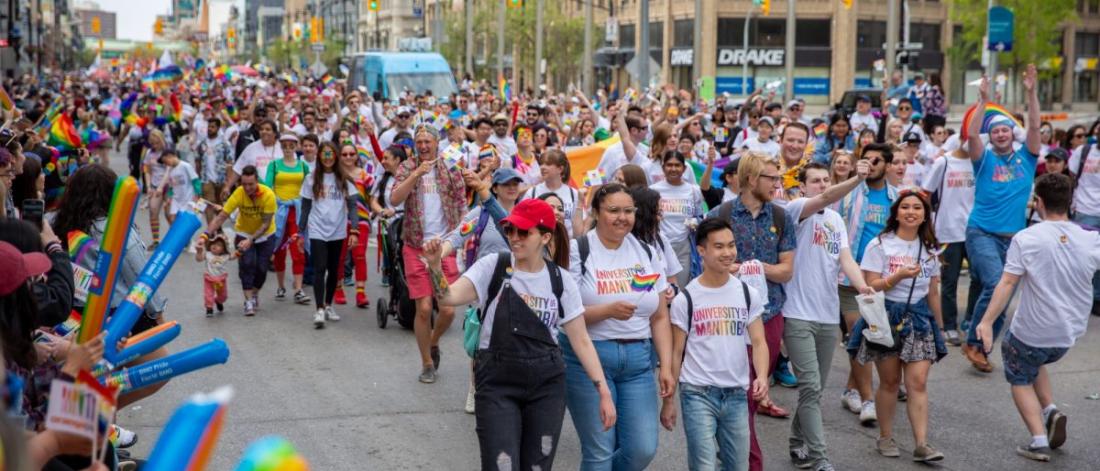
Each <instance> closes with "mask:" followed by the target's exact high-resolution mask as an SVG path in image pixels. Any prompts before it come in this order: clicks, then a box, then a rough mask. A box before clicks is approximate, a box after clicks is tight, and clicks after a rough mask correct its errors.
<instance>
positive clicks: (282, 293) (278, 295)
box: [275, 288, 286, 301]
mask: <svg viewBox="0 0 1100 471" xmlns="http://www.w3.org/2000/svg"><path fill="white" fill-rule="evenodd" d="M275 299H277V300H279V301H282V300H284V299H286V288H279V289H276V290H275Z"/></svg>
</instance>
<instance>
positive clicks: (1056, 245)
mask: <svg viewBox="0 0 1100 471" xmlns="http://www.w3.org/2000/svg"><path fill="white" fill-rule="evenodd" d="M1035 196H1036V205H1037V206H1038V212H1039V214H1040V215H1041V216H1042V218H1043V222H1040V223H1039V224H1036V225H1033V226H1031V227H1029V228H1027V229H1024V230H1022V231H1020V232H1018V233H1017V234H1016V235H1015V236H1014V237H1013V238H1012V243H1011V244H1010V245H1009V247H1008V253H1007V255H1006V258H1005V270H1004V274H1003V275H1001V279H1000V282H998V283H997V288H996V289H994V291H993V298H992V299H991V300H990V302H989V307H988V308H986V311H985V313H984V316H982V319H981V322H980V323H978V326H977V335H978V338H979V339H980V340H981V341H982V345H983V348H984V351H985V353H986V354H989V353H990V352H991V351H992V349H993V339H994V336H993V332H994V330H993V325H994V321H995V320H996V319H997V317H998V315H999V314H1000V313H1001V311H1003V310H1004V309H1005V307H1007V306H1008V301H1009V299H1011V298H1012V293H1013V292H1014V291H1015V290H1016V287H1017V286H1019V287H1020V303H1019V305H1018V306H1017V308H1016V314H1015V315H1014V316H1013V317H1012V325H1010V326H1009V328H1008V333H1007V334H1005V337H1004V341H1003V342H1001V357H1002V360H1003V361H1004V369H1005V379H1006V380H1007V381H1008V383H1009V384H1010V385H1012V399H1013V400H1014V401H1015V403H1016V409H1017V410H1018V411H1019V412H1020V417H1021V418H1022V419H1023V420H1024V425H1025V426H1027V430H1028V432H1029V433H1030V434H1031V441H1030V442H1029V443H1028V444H1026V445H1021V446H1019V447H1017V448H1016V453H1018V454H1019V455H1020V456H1023V457H1025V458H1029V459H1032V460H1036V461H1050V450H1051V449H1056V448H1059V447H1061V446H1062V445H1063V444H1064V443H1065V441H1066V421H1067V419H1066V415H1065V414H1063V413H1062V412H1061V411H1059V410H1058V407H1057V406H1056V405H1055V404H1054V392H1053V389H1052V388H1051V381H1050V374H1049V373H1048V371H1047V367H1046V365H1049V364H1052V363H1054V362H1057V361H1058V360H1060V359H1061V358H1062V357H1063V356H1065V354H1066V353H1067V352H1068V351H1069V349H1070V348H1071V347H1073V345H1074V343H1075V342H1076V341H1077V339H1079V338H1081V336H1082V335H1084V334H1085V330H1086V329H1087V328H1088V322H1089V309H1090V306H1091V305H1092V290H1091V285H1092V276H1093V275H1094V274H1095V273H1097V270H1100V234H1098V233H1096V232H1091V231H1087V230H1085V229H1084V228H1082V227H1080V226H1078V225H1077V224H1075V223H1073V222H1071V221H1070V219H1069V210H1070V204H1071V201H1072V200H1073V180H1072V178H1071V177H1069V176H1066V175H1061V174H1046V175H1043V176H1040V177H1039V178H1038V179H1037V180H1036V182H1035Z"/></svg>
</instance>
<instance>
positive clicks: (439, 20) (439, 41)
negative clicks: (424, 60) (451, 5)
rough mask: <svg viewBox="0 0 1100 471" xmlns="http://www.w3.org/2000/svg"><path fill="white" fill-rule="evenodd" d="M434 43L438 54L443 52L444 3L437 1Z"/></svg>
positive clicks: (433, 26) (433, 20)
mask: <svg viewBox="0 0 1100 471" xmlns="http://www.w3.org/2000/svg"><path fill="white" fill-rule="evenodd" d="M432 16H434V18H432V42H434V43H435V44H434V45H435V51H436V52H440V53H442V52H443V2H442V0H435V12H434V13H433V14H432Z"/></svg>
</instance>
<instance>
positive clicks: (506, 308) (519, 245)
mask: <svg viewBox="0 0 1100 471" xmlns="http://www.w3.org/2000/svg"><path fill="white" fill-rule="evenodd" d="M500 232H501V233H502V234H504V236H505V238H506V239H507V240H508V245H509V247H510V248H511V250H512V253H511V255H510V256H509V255H508V254H505V253H502V254H496V255H489V256H485V257H482V258H480V259H479V260H478V261H477V262H476V263H474V265H473V266H471V267H470V269H469V270H467V271H466V273H464V274H463V275H462V276H461V277H460V278H459V279H458V281H456V282H455V284H454V286H450V285H449V284H448V283H447V278H446V277H445V276H443V268H442V243H441V241H439V240H438V239H437V240H431V241H428V242H426V243H425V245H424V257H425V258H426V259H427V265H428V270H429V274H430V276H431V281H432V289H433V290H434V292H435V294H436V296H437V298H438V299H439V302H440V304H444V305H449V306H458V305H462V304H468V303H473V302H477V303H478V304H479V305H480V306H481V307H482V311H481V312H482V313H484V318H483V319H482V320H481V332H480V335H479V339H478V346H477V355H476V357H475V360H474V361H475V363H474V377H475V381H476V384H477V392H476V395H475V400H476V402H477V407H476V417H477V435H478V442H479V443H480V444H481V466H482V469H498V468H504V469H551V466H552V465H553V462H554V452H555V450H556V449H557V446H558V437H559V435H560V434H561V425H562V420H563V419H564V418H565V362H564V360H563V359H562V353H561V348H560V347H559V346H558V343H557V340H556V339H557V338H558V336H557V333H558V332H557V331H558V329H559V328H561V329H563V330H564V331H565V335H566V336H567V337H568V338H569V341H570V343H571V344H572V345H573V349H574V351H575V352H576V355H577V357H578V358H579V360H580V362H581V364H582V365H583V366H584V369H585V371H586V372H587V373H588V377H589V379H591V380H592V384H593V387H594V388H595V389H596V390H597V391H599V396H600V420H601V421H602V423H603V427H604V429H605V430H606V429H609V428H610V427H611V426H612V425H613V424H614V423H615V405H614V403H613V402H612V400H611V391H610V389H608V387H607V383H606V381H605V380H604V375H603V368H602V367H601V366H600V361H599V357H598V356H597V355H596V349H595V347H593V346H592V341H591V339H589V337H588V331H587V329H586V327H585V322H584V317H583V316H582V314H583V313H584V306H583V305H581V297H580V291H579V290H578V289H577V285H576V283H575V282H574V281H573V278H572V277H570V276H563V272H564V271H565V270H566V269H567V268H568V266H569V250H568V245H567V244H568V243H569V239H568V237H567V236H566V230H565V226H564V225H563V224H562V223H561V222H558V221H557V219H556V217H555V216H554V210H553V209H552V208H551V207H550V205H549V204H547V203H546V202H545V201H543V200H540V199H529V200H525V201H522V202H520V203H519V204H517V205H516V206H515V208H513V209H512V212H511V214H510V215H508V217H506V218H504V219H502V220H501V221H500ZM551 244H553V247H554V249H555V250H552V251H551V252H550V253H553V254H554V260H553V261H548V260H546V259H545V258H544V257H545V254H546V253H547V250H548V248H549V247H551ZM516 430H519V431H520V433H515V431H516ZM516 464H518V465H519V466H518V467H517V466H516Z"/></svg>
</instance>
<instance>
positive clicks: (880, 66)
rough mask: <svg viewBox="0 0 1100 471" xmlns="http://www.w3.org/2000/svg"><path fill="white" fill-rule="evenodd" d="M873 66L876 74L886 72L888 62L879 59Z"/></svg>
mask: <svg viewBox="0 0 1100 471" xmlns="http://www.w3.org/2000/svg"><path fill="white" fill-rule="evenodd" d="M873 64H874V67H875V72H882V71H884V70H886V60H884V59H877V60H875V62H873Z"/></svg>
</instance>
